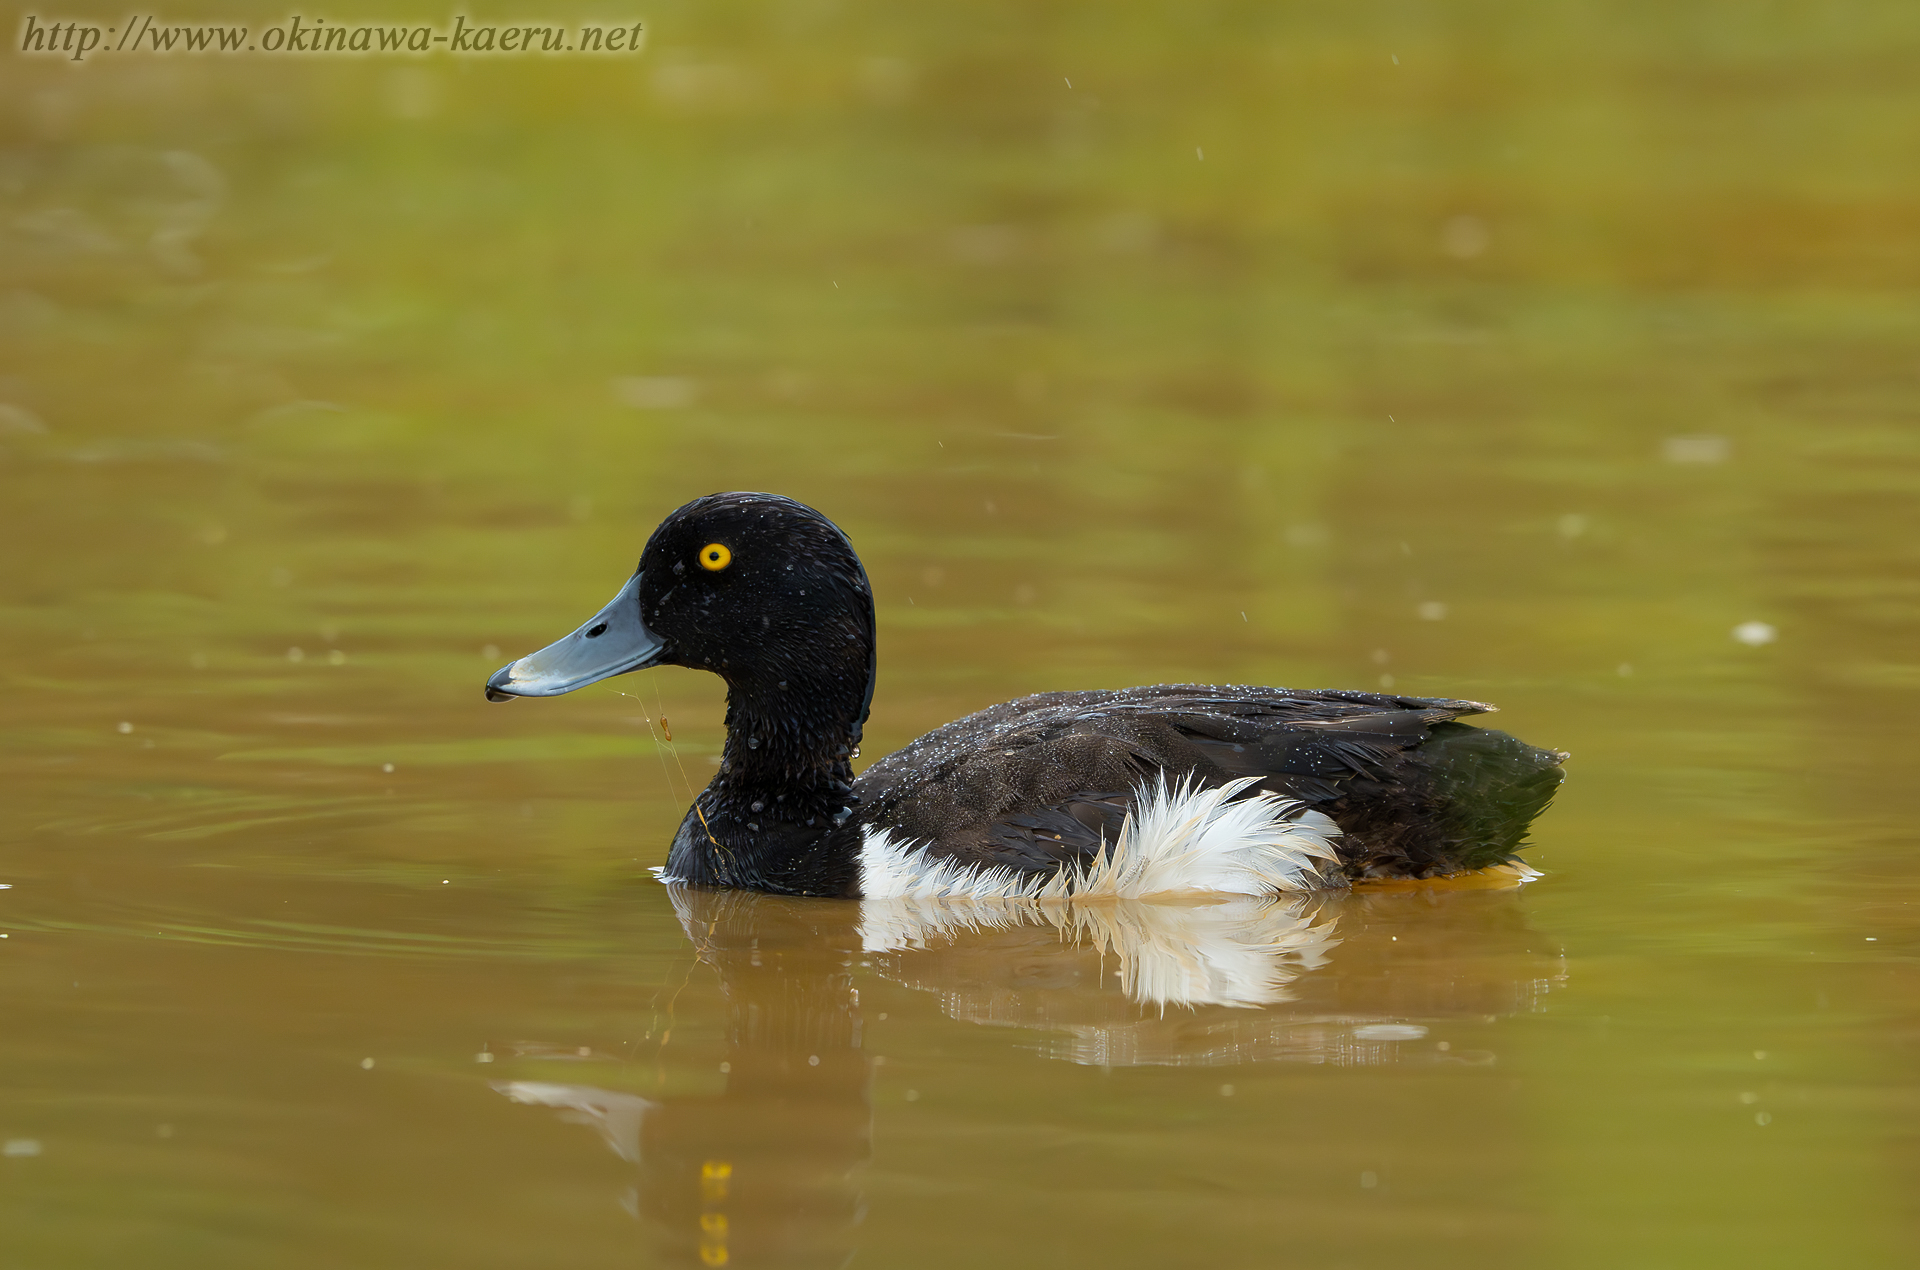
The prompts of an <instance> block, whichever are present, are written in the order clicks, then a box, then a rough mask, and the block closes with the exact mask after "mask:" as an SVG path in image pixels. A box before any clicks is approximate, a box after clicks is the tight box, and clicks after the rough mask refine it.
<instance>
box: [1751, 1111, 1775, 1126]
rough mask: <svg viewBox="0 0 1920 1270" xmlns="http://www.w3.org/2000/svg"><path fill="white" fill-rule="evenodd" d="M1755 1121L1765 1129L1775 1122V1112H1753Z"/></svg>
mask: <svg viewBox="0 0 1920 1270" xmlns="http://www.w3.org/2000/svg"><path fill="white" fill-rule="evenodd" d="M1753 1122H1754V1123H1755V1124H1757V1125H1759V1126H1760V1127H1761V1128H1763V1129H1764V1128H1766V1127H1767V1126H1768V1125H1770V1124H1772V1123H1773V1113H1772V1112H1771V1111H1756V1112H1754V1113H1753Z"/></svg>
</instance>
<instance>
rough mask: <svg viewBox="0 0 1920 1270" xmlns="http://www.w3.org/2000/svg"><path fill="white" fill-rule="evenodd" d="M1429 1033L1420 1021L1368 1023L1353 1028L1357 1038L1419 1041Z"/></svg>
mask: <svg viewBox="0 0 1920 1270" xmlns="http://www.w3.org/2000/svg"><path fill="white" fill-rule="evenodd" d="M1426 1034H1427V1029H1425V1028H1424V1027H1421V1026H1420V1025H1419V1024H1418V1023H1368V1024H1365V1025H1364V1026H1361V1027H1357V1028H1355V1029H1353V1035H1354V1038H1355V1039H1356V1040H1362V1041H1417V1040H1419V1039H1420V1038H1421V1037H1423V1036H1425V1035H1426Z"/></svg>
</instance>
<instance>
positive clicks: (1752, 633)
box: [1733, 622, 1780, 648]
mask: <svg viewBox="0 0 1920 1270" xmlns="http://www.w3.org/2000/svg"><path fill="white" fill-rule="evenodd" d="M1733 637H1734V638H1735V639H1737V640H1739V641H1740V642H1741V643H1742V644H1745V645H1746V646H1747V647H1749V648H1758V647H1760V646H1761V645H1762V644H1771V643H1772V642H1773V641H1774V640H1776V639H1778V638H1779V637H1780V632H1779V631H1778V630H1776V629H1775V628H1774V627H1773V625H1772V624H1771V623H1768V622H1742V623H1740V625H1738V626H1736V627H1734V628H1733Z"/></svg>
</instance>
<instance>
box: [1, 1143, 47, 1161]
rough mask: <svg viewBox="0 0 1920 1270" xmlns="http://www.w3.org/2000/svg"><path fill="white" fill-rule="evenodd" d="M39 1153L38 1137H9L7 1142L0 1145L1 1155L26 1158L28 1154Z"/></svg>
mask: <svg viewBox="0 0 1920 1270" xmlns="http://www.w3.org/2000/svg"><path fill="white" fill-rule="evenodd" d="M39 1154H40V1140H39V1139H38V1138H8V1139H7V1144H6V1145H5V1146H3V1147H0V1155H5V1156H11V1157H13V1158H14V1159H25V1158H27V1157H28V1156H35V1155H39Z"/></svg>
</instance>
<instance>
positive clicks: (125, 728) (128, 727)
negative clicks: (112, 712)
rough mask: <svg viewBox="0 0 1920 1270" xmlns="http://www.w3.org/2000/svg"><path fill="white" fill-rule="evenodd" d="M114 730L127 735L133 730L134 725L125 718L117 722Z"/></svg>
mask: <svg viewBox="0 0 1920 1270" xmlns="http://www.w3.org/2000/svg"><path fill="white" fill-rule="evenodd" d="M113 730H114V731H116V732H118V733H119V734H120V735H121V736H125V735H126V734H127V733H129V732H131V731H133V725H132V724H131V723H127V722H125V721H124V720H123V721H122V722H120V723H118V724H115V725H114V729H113Z"/></svg>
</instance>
